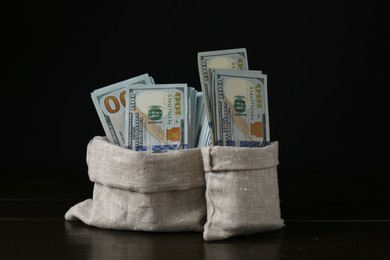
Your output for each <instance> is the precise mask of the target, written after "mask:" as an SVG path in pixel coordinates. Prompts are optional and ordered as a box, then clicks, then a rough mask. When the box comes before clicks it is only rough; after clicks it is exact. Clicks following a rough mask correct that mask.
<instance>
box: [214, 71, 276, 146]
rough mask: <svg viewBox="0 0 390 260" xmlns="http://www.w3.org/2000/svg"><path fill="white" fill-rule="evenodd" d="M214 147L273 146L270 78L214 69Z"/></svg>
mask: <svg viewBox="0 0 390 260" xmlns="http://www.w3.org/2000/svg"><path fill="white" fill-rule="evenodd" d="M213 75H214V84H213V85H214V94H215V95H214V97H215V100H214V101H215V102H214V105H215V110H216V117H215V118H216V126H215V140H216V141H215V144H216V145H223V146H239V147H262V146H265V145H267V144H268V143H269V142H270V131H269V120H268V98H267V75H265V74H262V72H261V71H255V70H242V71H237V70H222V69H215V70H214V71H213Z"/></svg>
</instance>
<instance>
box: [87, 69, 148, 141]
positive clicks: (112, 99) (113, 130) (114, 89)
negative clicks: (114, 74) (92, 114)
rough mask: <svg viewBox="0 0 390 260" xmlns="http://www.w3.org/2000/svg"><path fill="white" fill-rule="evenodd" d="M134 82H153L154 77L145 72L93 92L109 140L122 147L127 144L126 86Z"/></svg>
mask: <svg viewBox="0 0 390 260" xmlns="http://www.w3.org/2000/svg"><path fill="white" fill-rule="evenodd" d="M132 84H152V78H151V77H150V76H149V75H148V73H145V74H142V75H139V76H137V77H133V78H130V79H127V80H124V81H121V82H118V83H115V84H112V85H109V86H106V87H103V88H99V89H97V90H95V91H93V92H92V93H91V98H92V101H93V104H94V105H95V109H96V111H97V113H98V115H99V119H100V122H101V123H102V126H103V129H104V132H105V134H106V136H107V138H108V140H109V141H110V142H111V143H114V144H116V145H119V146H122V147H124V146H125V134H124V131H125V110H126V99H125V94H126V91H125V88H126V86H128V85H132Z"/></svg>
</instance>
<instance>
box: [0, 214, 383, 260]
mask: <svg viewBox="0 0 390 260" xmlns="http://www.w3.org/2000/svg"><path fill="white" fill-rule="evenodd" d="M0 231H1V232H0V241H1V242H0V252H1V253H0V259H3V260H8V259H72V260H74V259H167V260H168V259H169V260H172V259H187V260H190V259H223V260H230V259H232V260H233V259H240V260H243V259H245V260H250V259H268V260H269V259H343V260H344V259H364V260H367V259H388V257H389V256H390V253H389V252H390V239H389V237H390V222H377V221H375V222H361V221H360V222H350V221H347V222H334V221H311V222H309V221H287V222H286V226H285V227H284V228H283V229H282V230H278V231H272V232H268V233H258V234H253V235H249V236H240V237H234V238H230V239H226V240H223V241H215V242H205V241H203V238H202V233H151V232H140V231H116V230H104V229H99V228H94V227H90V226H87V225H85V224H83V223H81V222H67V221H64V220H63V219H1V220H0Z"/></svg>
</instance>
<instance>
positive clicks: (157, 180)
mask: <svg viewBox="0 0 390 260" xmlns="http://www.w3.org/2000/svg"><path fill="white" fill-rule="evenodd" d="M87 164H88V175H89V179H90V180H91V181H92V182H94V190H93V198H92V199H87V200H85V201H83V202H80V203H78V204H76V205H74V206H73V207H71V208H70V209H69V210H68V211H67V212H66V214H65V219H66V220H69V221H70V220H80V221H82V222H84V223H85V224H87V225H91V226H95V227H99V228H106V229H118V230H140V231H200V232H201V231H203V227H204V224H205V221H206V200H205V179H204V171H203V162H202V155H201V150H200V148H195V149H187V150H178V151H169V152H166V153H150V152H135V151H132V150H129V149H125V148H122V147H119V146H116V145H113V144H111V143H109V142H108V141H107V139H106V138H105V137H99V136H97V137H94V138H93V139H92V140H91V141H90V143H89V144H88V147H87Z"/></svg>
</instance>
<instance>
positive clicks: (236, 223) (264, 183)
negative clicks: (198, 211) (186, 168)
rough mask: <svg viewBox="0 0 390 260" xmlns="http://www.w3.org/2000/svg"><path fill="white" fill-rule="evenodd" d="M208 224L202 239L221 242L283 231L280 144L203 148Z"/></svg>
mask: <svg viewBox="0 0 390 260" xmlns="http://www.w3.org/2000/svg"><path fill="white" fill-rule="evenodd" d="M202 156H203V164H204V170H205V178H206V202H207V222H206V224H205V226H204V232H203V238H204V240H206V241H213V240H222V239H226V238H229V237H233V236H238V235H248V234H253V233H257V232H265V231H272V230H277V229H280V228H282V227H283V226H284V220H283V219H282V218H281V212H280V200H279V187H278V176H277V165H278V164H279V161H278V142H277V141H276V142H272V143H271V144H270V145H269V146H266V147H262V148H243V147H225V146H210V147H205V148H202Z"/></svg>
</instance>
